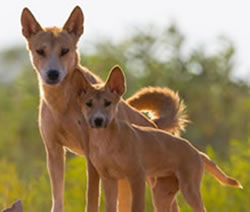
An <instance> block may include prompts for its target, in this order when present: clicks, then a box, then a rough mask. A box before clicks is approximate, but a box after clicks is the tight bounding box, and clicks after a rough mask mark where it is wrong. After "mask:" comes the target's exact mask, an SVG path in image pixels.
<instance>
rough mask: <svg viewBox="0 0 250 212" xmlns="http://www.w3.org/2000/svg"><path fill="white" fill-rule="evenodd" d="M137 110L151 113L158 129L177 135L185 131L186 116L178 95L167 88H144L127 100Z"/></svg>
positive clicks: (183, 105)
mask: <svg viewBox="0 0 250 212" xmlns="http://www.w3.org/2000/svg"><path fill="white" fill-rule="evenodd" d="M127 103H128V104H130V105H131V106H133V107H135V108H136V109H137V110H140V111H143V110H148V111H150V112H152V113H153V116H154V118H153V121H154V122H155V123H156V125H157V126H158V127H159V128H160V129H164V130H166V131H168V132H170V133H172V134H175V135H179V134H180V130H181V131H183V130H184V129H185V126H186V123H188V120H187V114H186V112H185V108H186V106H185V104H184V103H183V101H182V100H181V99H180V97H179V95H178V93H176V92H174V91H172V90H170V89H169V88H160V87H145V88H142V89H141V90H139V91H138V92H136V94H135V95H133V96H132V97H130V98H128V99H127Z"/></svg>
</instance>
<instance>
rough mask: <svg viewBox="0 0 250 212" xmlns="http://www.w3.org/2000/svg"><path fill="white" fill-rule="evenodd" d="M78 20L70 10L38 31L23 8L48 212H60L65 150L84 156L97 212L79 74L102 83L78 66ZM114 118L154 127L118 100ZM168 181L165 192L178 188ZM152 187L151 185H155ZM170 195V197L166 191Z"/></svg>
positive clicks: (123, 192)
mask: <svg viewBox="0 0 250 212" xmlns="http://www.w3.org/2000/svg"><path fill="white" fill-rule="evenodd" d="M83 21H84V17H83V14H82V11H81V9H80V8H79V7H76V8H75V9H74V10H73V11H72V13H71V15H70V17H69V18H68V20H67V21H66V23H65V25H64V26H63V27H62V28H57V27H53V28H42V27H41V26H40V24H39V23H38V22H37V21H36V19H35V18H34V16H33V14H32V13H31V12H30V11H29V10H28V9H27V8H25V9H24V10H23V12H22V16H21V24H22V32H23V35H24V37H25V38H26V40H27V47H28V50H29V52H30V55H31V59H32V64H33V67H34V69H35V70H36V72H37V76H38V81H39V87H40V112H39V128H40V132H41V135H42V138H43V142H44V145H45V149H46V153H47V165H48V171H49V176H50V181H51V192H52V209H51V211H53V212H63V211H64V160H65V150H69V151H71V152H74V153H75V154H77V155H80V156H86V159H87V162H88V205H87V211H89V212H96V211H98V194H99V176H98V174H97V172H96V170H95V168H94V167H93V166H92V164H91V163H90V162H89V160H88V148H87V143H88V127H87V125H86V121H85V119H84V118H83V117H82V116H81V111H80V108H79V106H78V105H77V104H76V96H77V93H78V92H79V84H81V80H80V79H81V75H84V77H86V78H87V79H88V80H89V81H90V82H91V83H100V82H101V80H100V79H99V78H98V77H97V76H95V75H93V74H92V73H91V72H89V71H88V70H87V69H86V68H84V67H81V66H80V64H79V56H78V53H77V42H78V40H79V37H80V36H81V34H82V33H83V31H84V28H83ZM65 52H66V53H65ZM51 70H54V71H55V70H56V71H57V74H58V78H57V79H56V81H55V80H54V79H50V77H49V72H50V71H51ZM53 75H54V74H53ZM54 77H55V76H54ZM138 102H139V100H138ZM166 113H167V110H166ZM117 115H118V116H119V118H121V119H124V120H127V121H129V122H131V123H134V124H138V125H141V126H151V127H157V126H156V125H155V123H154V122H152V121H150V120H149V119H147V118H146V117H145V116H144V115H142V114H141V113H139V112H138V111H137V110H136V109H134V108H133V107H131V106H129V105H128V104H127V103H126V102H125V101H123V100H122V103H121V104H120V105H119V110H118V114H117ZM168 182H170V183H172V184H171V185H170V186H165V187H166V189H167V188H168V187H169V188H170V189H171V188H174V189H175V188H177V187H178V185H177V183H176V181H173V182H171V181H167V180H166V183H168ZM127 185H128V183H127V182H125V181H120V182H119V200H120V201H119V211H120V212H128V211H129V208H130V200H131V197H130V191H129V189H128V186H127ZM157 186H158V184H157V183H156V184H155V187H157ZM169 192H170V193H171V190H169Z"/></svg>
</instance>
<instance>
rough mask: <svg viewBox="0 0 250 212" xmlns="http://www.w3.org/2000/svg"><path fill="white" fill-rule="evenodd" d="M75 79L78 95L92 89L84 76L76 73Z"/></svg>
mask: <svg viewBox="0 0 250 212" xmlns="http://www.w3.org/2000/svg"><path fill="white" fill-rule="evenodd" d="M75 78H76V81H75V82H76V87H77V90H78V94H79V95H80V94H82V93H83V94H86V93H87V91H88V90H89V89H91V88H93V87H92V85H91V84H90V82H89V81H88V80H87V79H86V78H85V76H84V74H83V73H82V72H80V71H77V72H76V73H75Z"/></svg>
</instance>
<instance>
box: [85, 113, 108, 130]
mask: <svg viewBox="0 0 250 212" xmlns="http://www.w3.org/2000/svg"><path fill="white" fill-rule="evenodd" d="M108 122H109V121H108V118H107V117H105V116H104V115H103V114H101V113H100V112H98V114H96V115H94V116H93V117H91V118H90V120H89V124H90V126H91V127H92V128H106V127H107V126H108Z"/></svg>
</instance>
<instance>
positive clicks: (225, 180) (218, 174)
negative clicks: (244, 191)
mask: <svg viewBox="0 0 250 212" xmlns="http://www.w3.org/2000/svg"><path fill="white" fill-rule="evenodd" d="M200 155H201V158H202V160H203V162H204V164H205V169H206V170H207V171H208V172H209V173H211V174H212V175H213V176H214V177H215V178H216V179H217V180H218V181H219V182H220V183H221V184H223V185H227V186H235V187H239V188H243V187H242V185H241V184H240V182H239V181H237V180H235V179H234V178H232V177H229V176H227V175H226V174H225V173H224V172H223V171H222V170H221V169H220V168H219V167H218V166H217V165H216V163H214V162H213V161H212V160H211V159H210V158H209V157H208V156H207V155H206V154H204V153H202V152H200Z"/></svg>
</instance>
